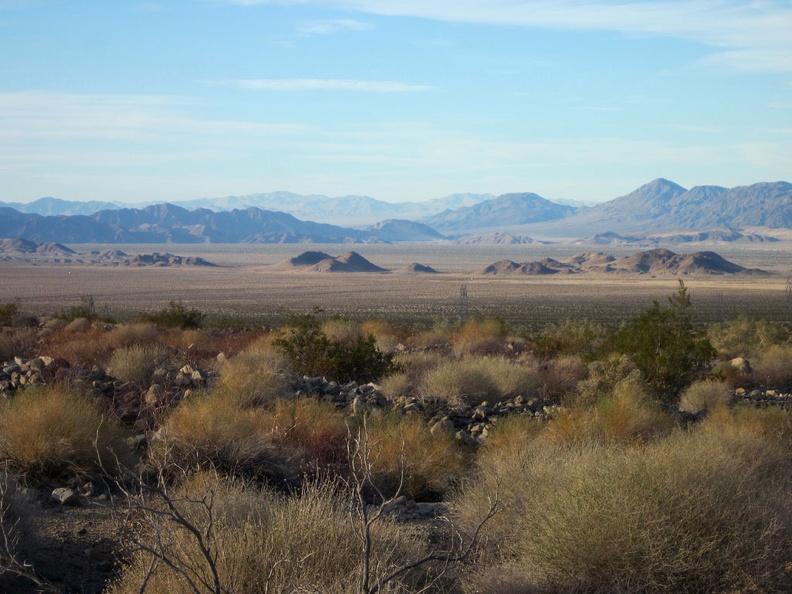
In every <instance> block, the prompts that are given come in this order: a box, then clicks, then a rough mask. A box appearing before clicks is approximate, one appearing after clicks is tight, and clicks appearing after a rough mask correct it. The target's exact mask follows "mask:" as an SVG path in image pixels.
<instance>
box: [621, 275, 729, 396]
mask: <svg viewBox="0 0 792 594" xmlns="http://www.w3.org/2000/svg"><path fill="white" fill-rule="evenodd" d="M668 303H669V305H668V307H665V308H662V307H660V304H659V303H658V302H657V301H655V302H654V304H653V305H652V307H650V308H649V309H647V310H646V311H645V312H644V313H642V314H641V315H640V316H638V317H637V318H636V319H634V320H632V321H630V322H628V323H627V324H626V325H625V326H624V327H623V328H621V329H620V330H619V331H618V332H617V333H616V335H615V337H614V340H613V345H614V348H615V350H617V351H618V352H620V353H622V354H624V355H627V356H628V357H630V359H632V361H633V362H634V363H635V365H636V366H637V367H638V369H639V370H640V371H641V374H642V375H643V377H644V380H645V381H646V383H647V385H648V386H649V389H650V391H651V392H652V393H653V395H654V396H655V397H656V398H658V399H659V400H660V401H661V402H663V403H665V404H667V405H671V404H674V403H676V400H677V397H678V396H679V393H680V392H681V391H682V389H684V388H685V386H687V385H688V384H689V383H690V382H692V381H693V380H694V379H696V377H697V376H698V375H700V374H701V373H702V372H703V371H704V370H705V369H706V366H707V365H708V364H709V363H710V361H711V360H712V359H713V358H714V356H715V350H714V349H713V348H712V345H711V344H710V342H709V339H708V338H707V337H706V336H705V335H702V333H701V332H699V331H698V330H697V328H696V327H695V326H694V325H693V322H692V320H691V318H690V313H689V308H690V295H689V294H688V292H687V288H686V287H685V285H684V283H683V282H682V281H679V290H678V291H677V292H676V293H674V294H673V295H671V296H669V298H668Z"/></svg>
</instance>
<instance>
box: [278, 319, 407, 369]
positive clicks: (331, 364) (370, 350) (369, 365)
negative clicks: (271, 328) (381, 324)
mask: <svg viewBox="0 0 792 594" xmlns="http://www.w3.org/2000/svg"><path fill="white" fill-rule="evenodd" d="M273 345H274V346H275V347H276V348H277V349H278V350H279V351H280V352H282V353H283V354H284V355H285V356H286V358H287V359H288V360H289V363H290V364H291V366H292V368H293V369H295V370H296V371H297V372H298V373H301V374H304V375H311V376H326V377H329V378H332V379H335V380H337V381H340V382H348V381H358V382H368V381H374V380H377V379H379V378H381V377H384V376H386V375H387V374H388V373H392V372H394V371H397V369H396V367H395V365H394V363H393V356H392V355H387V354H385V353H383V352H381V351H379V350H378V349H377V346H376V339H375V338H374V337H373V336H371V335H369V336H368V337H365V338H364V337H363V336H357V337H356V338H354V339H353V340H352V341H351V342H348V343H346V342H341V341H339V340H334V339H331V338H329V337H328V336H327V335H326V334H325V333H324V332H323V331H322V328H321V326H320V324H319V322H318V320H317V319H316V318H315V317H313V316H303V317H302V318H297V319H294V320H292V322H291V325H290V326H289V327H288V328H287V329H286V330H285V331H284V333H283V334H282V335H281V336H280V337H279V338H277V339H276V340H275V341H274V342H273Z"/></svg>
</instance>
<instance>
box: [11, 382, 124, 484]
mask: <svg viewBox="0 0 792 594" xmlns="http://www.w3.org/2000/svg"><path fill="white" fill-rule="evenodd" d="M126 438H127V434H126V432H125V430H124V429H122V428H121V426H120V425H119V424H118V423H117V422H115V421H114V420H113V419H112V418H110V417H105V416H104V415H103V414H102V411H101V410H100V409H99V407H98V405H97V404H96V403H95V402H93V401H92V400H89V399H88V398H86V397H83V396H80V395H78V394H75V393H73V392H70V391H67V390H65V389H63V388H61V387H57V386H56V387H50V388H46V389H44V390H26V391H24V392H22V393H20V394H17V395H15V396H14V397H13V398H10V399H8V400H4V401H2V402H0V456H1V457H2V458H3V459H4V460H6V463H7V464H8V465H9V467H10V468H11V469H12V470H13V471H14V472H16V473H18V474H19V475H20V476H22V477H24V478H25V479H27V480H30V481H33V482H38V481H43V480H47V479H57V478H63V477H73V476H88V475H91V474H95V473H98V472H100V471H101V470H102V469H105V470H108V471H115V470H116V469H117V461H120V462H121V463H122V464H123V465H128V464H129V463H130V462H131V460H132V454H131V451H130V447H129V445H128V444H127V442H126ZM95 442H96V443H95Z"/></svg>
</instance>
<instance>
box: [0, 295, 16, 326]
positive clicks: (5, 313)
mask: <svg viewBox="0 0 792 594" xmlns="http://www.w3.org/2000/svg"><path fill="white" fill-rule="evenodd" d="M18 312H19V303H17V302H16V301H12V302H11V303H0V326H10V325H11V323H12V322H13V321H14V318H15V317H16V315H17V313H18Z"/></svg>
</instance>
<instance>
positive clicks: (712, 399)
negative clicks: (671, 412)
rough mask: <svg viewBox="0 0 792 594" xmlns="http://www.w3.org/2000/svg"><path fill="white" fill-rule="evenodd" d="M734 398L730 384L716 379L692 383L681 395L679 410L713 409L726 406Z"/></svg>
mask: <svg viewBox="0 0 792 594" xmlns="http://www.w3.org/2000/svg"><path fill="white" fill-rule="evenodd" d="M731 399H732V392H731V390H730V388H729V384H728V383H727V382H725V381H719V380H715V379H709V380H699V381H695V382H693V383H692V384H690V385H689V386H688V387H687V388H685V389H684V390H683V391H682V394H681V395H680V397H679V410H681V411H684V412H689V413H693V414H695V413H699V412H701V411H712V410H714V409H716V408H720V407H724V406H727V405H728V404H729V401H730V400H731Z"/></svg>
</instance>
